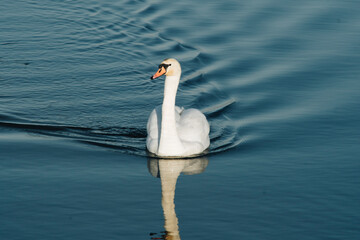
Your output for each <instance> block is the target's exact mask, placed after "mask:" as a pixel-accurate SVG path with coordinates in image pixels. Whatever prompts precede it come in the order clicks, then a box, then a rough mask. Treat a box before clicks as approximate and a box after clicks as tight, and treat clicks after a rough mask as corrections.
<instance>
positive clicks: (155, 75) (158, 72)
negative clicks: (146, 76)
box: [150, 66, 166, 80]
mask: <svg viewBox="0 0 360 240" xmlns="http://www.w3.org/2000/svg"><path fill="white" fill-rule="evenodd" d="M165 73H166V69H165V68H164V67H163V66H162V67H160V68H159V70H158V71H157V72H156V73H155V74H154V75H153V76H152V77H150V79H151V80H152V79H155V78H158V77H160V76H161V75H164V74H165Z"/></svg>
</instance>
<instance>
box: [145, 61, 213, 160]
mask: <svg viewBox="0 0 360 240" xmlns="http://www.w3.org/2000/svg"><path fill="white" fill-rule="evenodd" d="M162 75H166V78H165V86H164V100H163V104H162V105H160V106H158V107H156V108H155V109H154V110H153V111H152V112H151V114H150V116H149V119H148V123H147V138H146V147H147V149H148V151H149V152H151V153H153V154H155V155H157V156H161V157H189V156H195V155H199V154H201V153H202V152H204V150H206V149H207V148H208V147H209V145H210V139H209V132H210V126H209V123H208V121H207V120H206V117H205V115H204V114H203V113H202V112H200V111H199V110H197V109H194V108H190V109H186V110H184V108H180V107H178V106H175V99H176V92H177V89H178V86H179V82H180V76H181V67H180V63H179V62H178V61H177V60H176V59H174V58H168V59H165V60H164V61H163V62H162V63H161V64H160V65H159V70H158V71H157V72H156V73H155V74H154V75H153V76H152V77H151V79H155V78H158V77H160V76H162Z"/></svg>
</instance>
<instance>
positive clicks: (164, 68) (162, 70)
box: [151, 58, 181, 79]
mask: <svg viewBox="0 0 360 240" xmlns="http://www.w3.org/2000/svg"><path fill="white" fill-rule="evenodd" d="M164 74H165V75H166V76H180V74H181V67H180V63H179V62H178V61H177V60H176V59H174V58H167V59H165V60H164V61H162V62H161V63H160V65H159V70H158V71H157V72H156V73H155V74H154V75H153V76H152V77H151V79H155V78H157V77H160V76H162V75H164Z"/></svg>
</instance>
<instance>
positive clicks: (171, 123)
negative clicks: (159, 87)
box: [158, 74, 184, 156]
mask: <svg viewBox="0 0 360 240" xmlns="http://www.w3.org/2000/svg"><path fill="white" fill-rule="evenodd" d="M179 81H180V74H179V75H177V76H166V78H165V87H164V101H163V104H162V119H161V134H160V143H159V148H158V155H160V156H180V155H181V154H182V153H183V152H184V147H183V145H182V143H181V141H180V138H179V135H178V132H177V129H176V119H175V99H176V92H177V88H178V85H179Z"/></svg>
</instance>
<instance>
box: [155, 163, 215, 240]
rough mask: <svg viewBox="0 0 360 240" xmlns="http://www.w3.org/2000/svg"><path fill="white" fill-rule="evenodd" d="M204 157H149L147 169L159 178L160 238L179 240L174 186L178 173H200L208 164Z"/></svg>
mask: <svg viewBox="0 0 360 240" xmlns="http://www.w3.org/2000/svg"><path fill="white" fill-rule="evenodd" d="M208 162H209V161H208V160H207V159H206V158H205V157H202V158H193V159H176V160H175V159H149V160H148V169H149V172H150V173H151V175H153V176H154V177H160V179H161V193H162V199H161V205H162V208H163V211H164V219H165V224H164V228H165V231H166V232H165V235H163V236H162V237H161V238H152V239H173V240H175V239H176V240H180V234H179V226H178V219H177V217H176V213H175V203H174V197H175V188H176V182H177V179H178V177H179V175H180V173H184V174H186V175H193V174H200V173H202V172H203V171H204V170H205V168H206V167H207V165H208Z"/></svg>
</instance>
